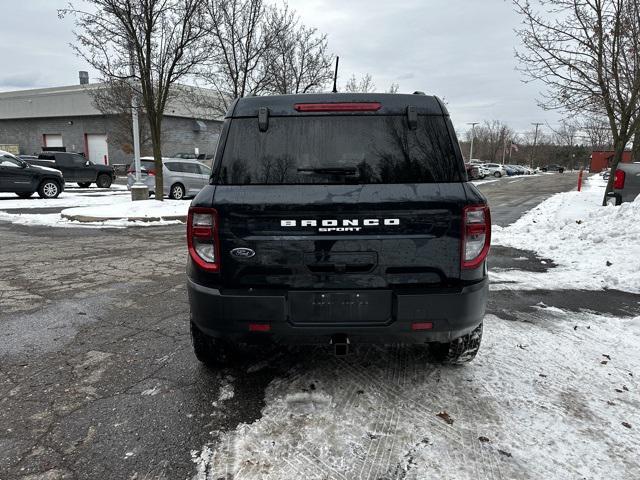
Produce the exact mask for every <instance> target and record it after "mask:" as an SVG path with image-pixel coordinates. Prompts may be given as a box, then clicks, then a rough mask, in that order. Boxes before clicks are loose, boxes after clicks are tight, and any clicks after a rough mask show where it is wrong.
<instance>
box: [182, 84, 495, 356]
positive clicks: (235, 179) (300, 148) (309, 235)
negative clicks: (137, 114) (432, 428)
mask: <svg viewBox="0 0 640 480" xmlns="http://www.w3.org/2000/svg"><path fill="white" fill-rule="evenodd" d="M490 238H491V218H490V214H489V206H488V204H487V201H486V199H485V197H484V196H483V195H482V193H481V192H480V191H479V190H478V189H477V188H476V187H475V186H474V185H473V184H472V183H471V182H469V181H468V178H467V173H466V171H465V164H464V160H463V157H462V153H461V151H460V147H459V145H458V141H457V139H456V135H455V130H454V127H453V124H452V122H451V119H450V118H449V114H448V112H447V109H446V107H445V105H444V104H443V103H442V101H441V100H440V99H438V98H437V97H434V96H427V95H424V94H413V95H400V94H373V93H369V94H362V93H360V94H357V93H338V94H304V95H282V96H269V97H245V98H241V99H238V100H237V101H236V102H235V103H234V104H233V105H232V106H231V107H230V109H229V111H228V112H227V114H226V117H225V120H224V124H223V128H222V133H221V136H220V141H219V143H218V147H217V152H216V155H215V158H214V163H213V171H212V173H211V177H210V180H209V184H208V185H206V186H205V187H204V188H203V189H202V190H201V191H200V193H199V194H198V195H197V196H196V198H195V199H194V200H193V201H192V203H191V206H190V209H189V214H188V219H187V250H188V252H189V255H188V260H187V291H188V294H189V303H190V310H191V313H190V318H191V336H192V344H193V348H194V351H195V355H196V357H197V358H198V359H199V360H200V361H201V362H203V363H205V364H214V365H216V364H219V363H223V362H226V361H228V360H229V359H230V358H233V357H234V353H233V352H234V349H235V347H236V346H238V345H242V344H252V343H262V342H267V343H269V342H275V343H283V344H293V343H296V344H303V345H314V344H315V345H318V344H320V345H322V344H325V345H327V346H332V348H333V349H334V353H335V354H336V355H345V354H347V353H348V352H349V349H350V347H351V346H352V345H354V344H358V343H365V344H366V343H374V344H394V343H405V344H418V345H423V346H425V347H426V348H427V352H428V354H430V355H431V356H432V358H433V359H434V360H435V361H438V362H445V363H454V364H458V363H464V362H468V361H470V360H472V359H473V358H474V357H475V355H476V353H477V352H478V349H479V348H480V341H481V338H482V324H483V318H484V314H485V306H486V302H487V296H488V286H489V282H488V272H487V262H486V258H487V254H488V252H489V245H490Z"/></svg>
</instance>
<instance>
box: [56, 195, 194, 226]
mask: <svg viewBox="0 0 640 480" xmlns="http://www.w3.org/2000/svg"><path fill="white" fill-rule="evenodd" d="M188 211H189V202H185V201H182V200H165V201H163V202H159V201H157V200H140V201H137V202H132V201H128V202H118V203H113V204H108V205H98V206H94V207H77V208H68V209H66V210H63V211H62V217H63V218H67V219H70V220H73V219H76V220H80V221H85V222H89V221H105V220H120V219H125V220H129V221H136V220H137V221H160V220H180V219H184V218H186V216H187V212H188Z"/></svg>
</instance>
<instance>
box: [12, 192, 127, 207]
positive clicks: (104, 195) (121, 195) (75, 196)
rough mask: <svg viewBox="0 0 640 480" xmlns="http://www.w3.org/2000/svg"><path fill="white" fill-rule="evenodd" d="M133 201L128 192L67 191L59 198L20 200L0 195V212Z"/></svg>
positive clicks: (36, 196)
mask: <svg viewBox="0 0 640 480" xmlns="http://www.w3.org/2000/svg"><path fill="white" fill-rule="evenodd" d="M130 200H131V194H130V193H129V192H127V191H124V192H123V191H122V190H114V191H104V190H102V191H98V190H97V189H94V190H92V191H87V189H83V190H72V191H69V190H65V191H64V192H62V193H61V194H60V196H59V197H58V198H51V199H47V198H40V197H38V195H37V194H36V195H34V196H33V197H31V198H28V199H24V198H18V197H17V196H16V195H14V194H10V193H0V211H1V210H17V209H39V208H65V207H79V206H89V205H104V204H106V203H110V204H113V203H118V202H127V201H130Z"/></svg>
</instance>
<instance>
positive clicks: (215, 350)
mask: <svg viewBox="0 0 640 480" xmlns="http://www.w3.org/2000/svg"><path fill="white" fill-rule="evenodd" d="M191 344H192V345H193V352H194V353H195V355H196V358H197V359H198V360H199V361H200V362H202V363H204V364H205V365H206V366H207V367H220V366H224V365H228V364H229V363H231V361H232V351H231V347H230V346H229V344H227V343H226V342H225V341H224V340H220V339H217V338H213V337H210V336H209V335H207V334H206V333H204V332H203V331H202V330H200V329H199V328H198V327H197V326H196V324H195V323H193V322H191Z"/></svg>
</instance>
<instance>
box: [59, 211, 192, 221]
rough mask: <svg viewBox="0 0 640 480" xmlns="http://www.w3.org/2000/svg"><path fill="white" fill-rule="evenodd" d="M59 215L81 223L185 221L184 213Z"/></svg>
mask: <svg viewBox="0 0 640 480" xmlns="http://www.w3.org/2000/svg"><path fill="white" fill-rule="evenodd" d="M60 216H61V217H62V218H64V219H66V220H71V221H73V222H82V223H96V222H106V221H108V220H126V221H127V222H162V221H172V220H173V221H175V220H179V221H181V222H182V223H187V216H186V215H164V216H160V217H135V216H131V217H109V216H88V215H73V214H68V213H64V212H62V213H61V214H60Z"/></svg>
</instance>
